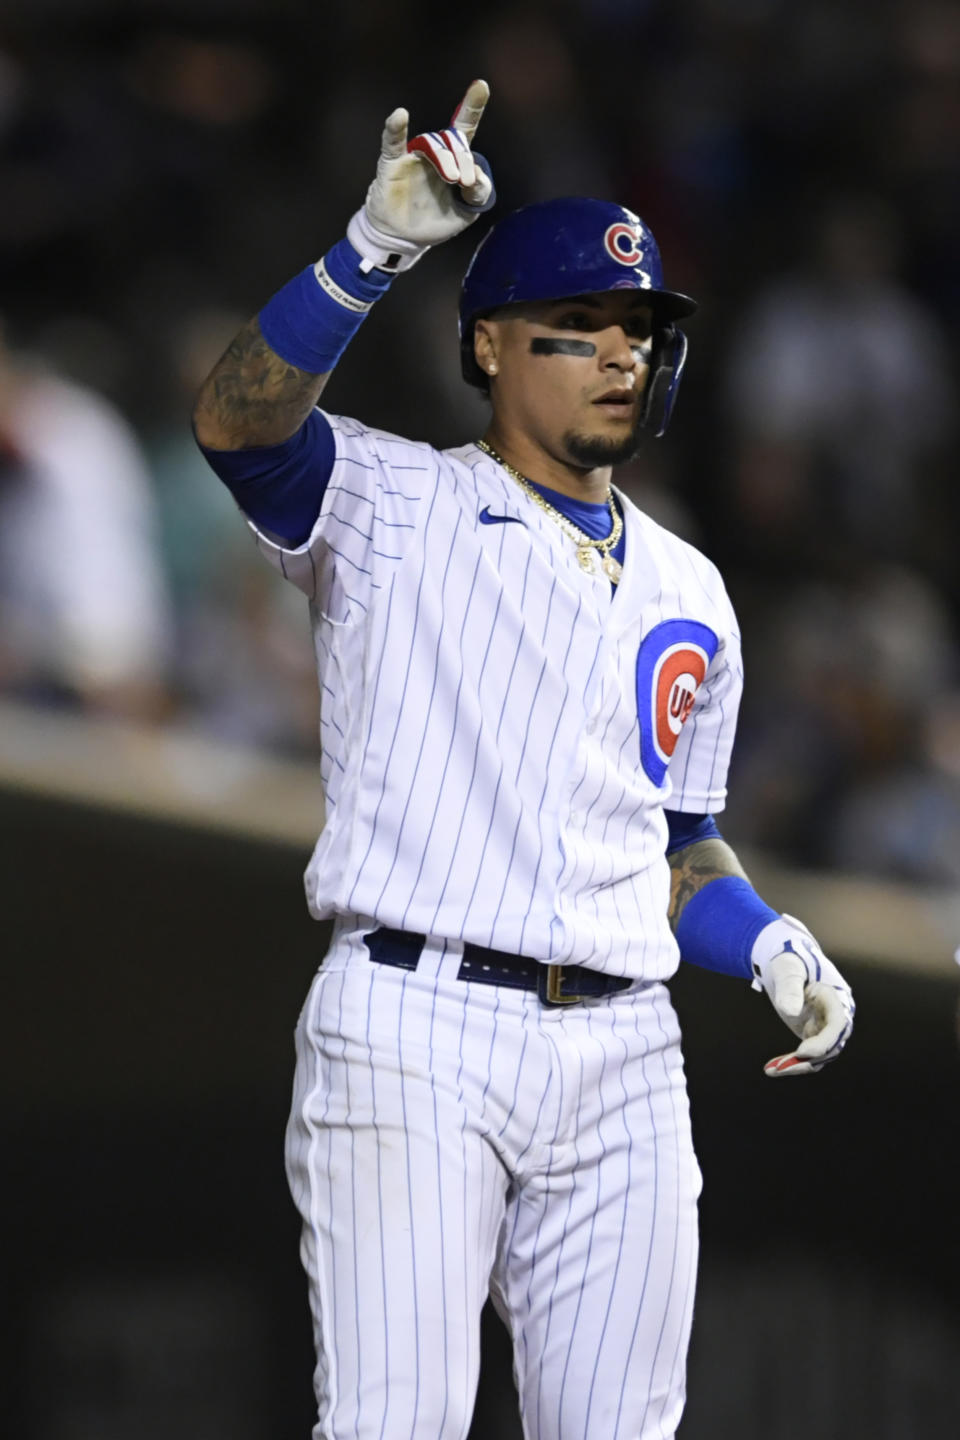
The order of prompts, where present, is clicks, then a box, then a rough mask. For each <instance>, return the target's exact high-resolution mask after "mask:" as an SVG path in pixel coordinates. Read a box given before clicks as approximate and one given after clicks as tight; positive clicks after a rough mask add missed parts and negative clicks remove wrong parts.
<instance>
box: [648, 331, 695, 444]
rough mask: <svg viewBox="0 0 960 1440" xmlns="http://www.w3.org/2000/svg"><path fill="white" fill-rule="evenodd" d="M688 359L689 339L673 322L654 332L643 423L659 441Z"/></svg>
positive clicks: (671, 409) (671, 410)
mask: <svg viewBox="0 0 960 1440" xmlns="http://www.w3.org/2000/svg"><path fill="white" fill-rule="evenodd" d="M686 360H687V337H686V335H685V334H684V333H683V331H682V330H681V329H680V328H679V327H678V326H677V325H675V324H674V323H673V322H672V321H668V322H667V323H666V324H665V325H659V326H657V328H656V329H655V330H654V335H653V350H652V352H651V355H650V378H649V379H648V381H647V389H646V400H645V404H644V407H643V419H642V421H641V424H642V425H643V426H644V428H645V429H647V430H652V431H653V433H654V435H655V436H656V438H657V439H658V440H659V438H660V436H661V435H662V434H663V433H664V431H665V430H666V428H667V426H668V425H669V423H670V416H671V414H672V412H673V407H674V403H675V401H676V398H677V390H678V388H679V386H680V377H681V375H682V374H683V367H684V365H685V364H686Z"/></svg>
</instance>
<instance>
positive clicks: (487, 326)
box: [473, 320, 500, 380]
mask: <svg viewBox="0 0 960 1440" xmlns="http://www.w3.org/2000/svg"><path fill="white" fill-rule="evenodd" d="M498 330H499V327H498V325H497V322H496V321H495V320H478V321H477V322H476V325H475V326H474V331H473V355H474V359H475V360H476V362H477V364H478V365H479V366H480V369H481V370H482V371H483V373H484V375H486V376H487V378H488V379H489V380H492V379H493V377H494V376H495V375H496V373H497V371H498V370H499V369H500V360H499V349H500V346H499V335H498Z"/></svg>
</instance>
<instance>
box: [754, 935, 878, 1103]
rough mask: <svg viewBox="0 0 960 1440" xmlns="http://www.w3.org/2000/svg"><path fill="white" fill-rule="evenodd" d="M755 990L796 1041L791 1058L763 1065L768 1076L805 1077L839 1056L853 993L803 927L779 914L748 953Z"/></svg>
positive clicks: (849, 1024)
mask: <svg viewBox="0 0 960 1440" xmlns="http://www.w3.org/2000/svg"><path fill="white" fill-rule="evenodd" d="M750 959H751V965H752V967H753V973H754V987H755V988H756V989H762V990H764V991H765V992H766V994H767V996H768V997H769V1000H770V1003H771V1004H772V1005H773V1008H774V1009H775V1010H776V1012H777V1014H778V1015H779V1016H780V1019H781V1020H782V1021H783V1022H784V1024H785V1025H787V1026H789V1028H790V1029H791V1030H792V1031H793V1033H794V1034H795V1035H796V1036H798V1037H799V1038H800V1040H801V1042H802V1043H801V1044H800V1045H798V1046H797V1049H796V1050H795V1051H794V1052H793V1053H792V1054H790V1055H780V1056H777V1057H776V1059H774V1060H771V1061H770V1062H769V1063H768V1065H767V1066H766V1071H767V1074H768V1075H786V1074H792V1075H805V1074H809V1073H810V1072H812V1071H815V1070H819V1069H821V1068H822V1067H823V1066H824V1065H825V1064H826V1063H827V1062H828V1061H829V1060H834V1059H836V1057H837V1056H838V1055H839V1054H840V1051H841V1050H842V1049H843V1047H844V1045H845V1044H846V1043H847V1040H848V1039H849V1038H850V1034H851V1031H852V1029H853V1017H854V1013H855V1011H856V1005H855V1004H854V999H853V993H852V991H851V989H850V986H849V985H848V984H847V982H846V980H844V978H843V976H842V975H841V974H840V971H839V970H838V969H837V967H836V965H834V963H833V961H832V960H829V959H828V958H827V956H826V955H824V953H823V951H822V950H821V948H820V946H819V945H818V944H817V942H816V940H815V939H814V938H813V936H812V935H811V934H810V931H809V930H808V929H807V927H806V926H805V925H802V924H801V923H800V921H799V920H795V919H794V918H793V916H792V915H781V916H779V918H778V919H776V920H772V921H771V922H770V924H769V925H767V926H765V927H764V929H763V930H761V932H760V934H759V935H758V936H757V938H756V940H755V941H754V944H753V949H752V952H751V957H750Z"/></svg>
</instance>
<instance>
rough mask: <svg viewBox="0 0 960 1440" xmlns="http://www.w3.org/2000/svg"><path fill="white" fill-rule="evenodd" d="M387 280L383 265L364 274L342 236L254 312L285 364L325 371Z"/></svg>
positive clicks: (383, 290) (387, 282)
mask: <svg viewBox="0 0 960 1440" xmlns="http://www.w3.org/2000/svg"><path fill="white" fill-rule="evenodd" d="M390 280H391V276H389V275H387V274H385V273H384V272H383V271H382V270H372V271H370V272H369V273H366V272H365V271H364V270H363V266H362V263H361V258H360V255H359V254H358V253H357V251H356V250H355V249H354V247H353V246H352V245H351V244H350V243H349V241H348V240H341V241H340V242H339V243H338V244H336V245H334V247H333V249H332V250H329V251H328V252H327V254H326V255H324V256H323V258H322V259H320V260H318V261H317V263H316V264H315V265H309V266H307V268H306V270H302V271H301V272H300V274H299V275H295V276H294V278H293V279H292V280H291V281H290V282H289V283H288V284H287V285H284V287H283V289H282V290H278V291H277V293H276V295H274V296H273V297H272V299H270V300H268V301H267V303H266V305H265V306H264V307H263V309H262V310H261V311H260V315H259V321H260V332H261V334H262V335H263V338H264V339H265V340H266V342H267V344H268V345H269V346H270V348H271V350H273V351H275V352H276V354H277V355H279V356H280V358H281V359H282V360H286V361H287V363H288V364H290V365H296V366H297V368H298V369H300V370H306V371H307V372H308V373H309V374H311V375H326V374H328V373H329V371H331V370H332V369H333V368H334V366H335V365H336V363H337V361H338V360H339V359H340V356H341V355H342V354H343V352H344V350H345V349H346V347H347V345H348V344H349V343H350V341H351V340H352V339H353V336H354V335H355V334H356V333H357V331H358V330H359V328H360V326H361V325H362V323H363V321H364V320H365V319H366V317H367V315H368V314H369V312H370V310H371V309H372V307H373V304H374V302H375V301H376V300H377V299H379V297H380V296H381V295H383V294H385V293H386V291H387V290H388V289H389V288H390Z"/></svg>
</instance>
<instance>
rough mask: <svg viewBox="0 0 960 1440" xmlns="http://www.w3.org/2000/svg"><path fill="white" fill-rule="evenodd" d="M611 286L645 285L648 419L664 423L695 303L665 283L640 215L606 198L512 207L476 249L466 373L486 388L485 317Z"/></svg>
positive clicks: (468, 297) (657, 426) (463, 340)
mask: <svg viewBox="0 0 960 1440" xmlns="http://www.w3.org/2000/svg"><path fill="white" fill-rule="evenodd" d="M607 290H642V291H644V292H645V296H644V298H647V297H649V300H650V305H651V307H652V309H653V316H654V334H653V354H652V357H651V365H650V379H649V381H648V383H647V401H646V406H645V414H644V419H643V423H644V424H645V425H646V426H648V427H649V428H651V429H653V430H654V432H655V433H656V434H657V435H662V434H663V432H664V430H665V429H666V428H667V422H668V421H669V419H670V412H671V410H672V409H673V402H674V399H675V398H676V392H677V387H678V385H679V383H680V376H681V373H682V371H683V365H684V361H685V360H686V354H687V339H686V336H685V335H684V333H683V331H682V330H680V329H679V328H678V327H677V326H676V325H675V324H674V321H675V320H677V319H678V318H679V317H680V316H682V315H692V314H693V312H694V310H696V308H697V306H696V302H695V301H694V300H691V299H690V297H689V295H681V294H679V293H678V292H677V291H676V290H667V289H666V288H665V287H664V284H663V267H662V265H661V262H660V251H659V250H658V249H657V242H656V240H654V238H653V235H652V234H651V233H650V231H649V230H648V229H647V227H646V225H644V223H643V221H642V220H641V219H640V218H639V216H637V215H635V214H634V213H633V211H632V210H625V209H624V208H623V206H622V205H614V204H613V203H612V202H610V201H608V200H588V199H582V198H569V199H562V200H543V201H540V202H539V203H538V204H535V205H525V206H523V208H522V209H520V210H514V211H513V213H512V214H510V215H507V216H505V217H504V219H503V220H501V221H500V222H499V223H498V224H496V225H495V226H494V227H493V229H492V230H490V231H488V232H487V234H486V235H485V236H484V238H483V240H481V242H480V244H479V245H478V246H477V249H476V250H475V251H474V254H473V259H472V260H471V261H470V264H469V266H468V267H467V273H466V275H465V276H464V277H463V287H462V289H461V292H460V354H461V363H462V368H463V378H464V379H465V380H466V381H467V382H468V384H470V385H477V386H480V387H481V388H483V389H486V388H487V385H488V381H487V377H486V376H485V375H484V373H483V371H482V370H481V369H480V367H479V365H478V364H477V362H476V359H475V358H474V353H473V331H474V325H475V323H476V321H477V320H478V319H479V318H480V317H481V316H482V315H489V314H490V313H491V312H492V311H494V310H499V309H500V308H501V306H504V305H519V304H521V303H523V302H524V301H528V300H564V299H566V298H567V297H568V296H569V297H572V296H575V295H596V294H601V293H603V292H604V291H607Z"/></svg>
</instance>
